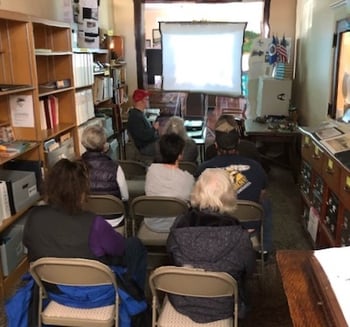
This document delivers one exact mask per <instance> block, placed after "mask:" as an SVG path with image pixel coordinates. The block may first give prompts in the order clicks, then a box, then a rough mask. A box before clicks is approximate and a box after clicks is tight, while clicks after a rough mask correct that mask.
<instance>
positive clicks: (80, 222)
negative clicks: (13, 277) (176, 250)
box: [23, 159, 147, 289]
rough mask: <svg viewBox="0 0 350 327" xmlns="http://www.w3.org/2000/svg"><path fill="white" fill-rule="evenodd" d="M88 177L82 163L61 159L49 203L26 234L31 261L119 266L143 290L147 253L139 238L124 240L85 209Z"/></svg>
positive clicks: (52, 175)
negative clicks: (48, 259)
mask: <svg viewBox="0 0 350 327" xmlns="http://www.w3.org/2000/svg"><path fill="white" fill-rule="evenodd" d="M89 190H90V186H89V175H88V171H87V168H86V165H85V164H84V163H83V162H82V161H80V160H79V161H70V160H68V159H61V160H59V161H58V162H57V163H56V164H55V165H54V166H53V167H52V168H51V169H50V170H49V174H48V177H47V178H46V180H45V200H46V204H45V205H41V206H35V207H33V208H32V209H31V210H30V211H29V213H28V218H27V221H26V224H25V226H24V232H23V244H24V245H25V246H26V247H27V249H28V260H29V262H32V261H35V260H37V259H39V258H42V257H58V258H85V259H92V260H97V261H101V262H103V263H104V264H107V265H110V266H114V265H121V266H125V267H127V270H128V271H129V273H130V274H131V276H133V277H134V279H135V281H136V282H137V283H138V284H139V286H140V287H142V289H143V288H144V287H145V278H146V269H147V252H146V249H145V248H144V246H143V245H142V243H141V242H140V240H139V239H137V238H135V237H133V238H124V237H123V235H121V234H119V233H118V232H117V231H115V230H114V229H113V227H112V226H111V225H110V224H108V223H107V222H106V221H105V219H103V218H102V217H100V216H96V215H95V214H93V213H92V212H88V211H84V210H83V203H84V201H85V200H86V196H87V195H88V194H89Z"/></svg>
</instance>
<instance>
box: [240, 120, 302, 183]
mask: <svg viewBox="0 0 350 327" xmlns="http://www.w3.org/2000/svg"><path fill="white" fill-rule="evenodd" d="M244 130H245V135H246V136H247V137H248V138H249V139H250V140H252V141H254V142H256V141H260V142H262V143H267V144H269V143H281V144H284V145H285V146H286V150H287V155H288V168H289V169H290V170H291V171H292V174H293V177H294V181H295V182H297V181H298V176H299V171H300V167H299V160H298V158H299V157H300V155H299V153H298V144H299V142H300V135H301V134H300V132H299V130H298V129H294V130H286V129H270V128H269V124H268V123H258V122H256V121H255V120H254V119H246V120H245V121H244Z"/></svg>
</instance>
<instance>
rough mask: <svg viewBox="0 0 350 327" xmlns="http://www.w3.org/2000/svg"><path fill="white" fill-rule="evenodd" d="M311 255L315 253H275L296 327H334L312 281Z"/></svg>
mask: <svg viewBox="0 0 350 327" xmlns="http://www.w3.org/2000/svg"><path fill="white" fill-rule="evenodd" d="M312 255H313V251H312V250H310V251H304V250H280V251H277V254H276V259H277V264H278V268H279V270H280V273H281V278H282V283H283V288H284V291H285V294H286V297H287V300H288V306H289V312H290V316H291V319H292V321H293V325H294V327H310V326H312V327H327V326H332V324H331V323H330V320H329V318H328V317H327V316H326V315H325V310H324V308H323V302H322V300H321V298H320V296H319V294H318V292H317V291H316V288H315V285H314V282H313V281H312V274H311V271H310V269H311V267H310V258H311V256H312ZM334 327H335V326H334Z"/></svg>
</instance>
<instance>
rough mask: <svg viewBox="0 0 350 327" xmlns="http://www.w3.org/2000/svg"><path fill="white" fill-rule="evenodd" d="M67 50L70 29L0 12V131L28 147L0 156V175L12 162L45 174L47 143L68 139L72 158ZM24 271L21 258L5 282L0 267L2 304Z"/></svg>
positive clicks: (8, 222) (4, 225)
mask: <svg viewBox="0 0 350 327" xmlns="http://www.w3.org/2000/svg"><path fill="white" fill-rule="evenodd" d="M71 44H72V43H71V28H70V25H68V24H66V23H61V22H55V21H50V20H46V19H41V18H38V17H33V16H28V15H25V14H20V13H16V12H10V11H6V10H0V130H3V129H8V128H9V129H11V131H12V132H13V135H14V137H15V139H16V140H20V141H23V142H26V143H28V146H26V147H24V148H23V150H21V151H19V152H18V153H15V154H14V155H11V156H9V157H4V154H3V155H2V156H1V155H0V170H2V169H5V167H6V164H7V163H8V162H10V161H12V160H31V161H40V162H42V166H43V170H44V171H45V170H46V169H47V168H48V162H49V160H48V159H49V156H50V155H54V153H52V154H51V153H48V152H47V151H45V144H46V143H47V142H48V141H50V140H52V139H54V140H55V142H57V143H58V144H59V146H61V143H64V142H66V141H64V140H65V139H67V137H68V138H69V139H70V142H71V144H72V150H73V151H72V153H71V154H72V156H75V155H76V153H77V149H78V138H77V118H76V112H75V108H76V99H75V93H76V87H75V81H74V72H73V51H72V46H71ZM90 87H91V86H90ZM49 98H50V99H54V100H55V104H56V106H57V107H55V108H54V109H55V110H54V109H53V108H51V111H52V112H51V114H53V113H54V112H55V113H56V115H57V117H56V121H55V124H54V125H53V126H47V125H45V124H44V121H43V120H44V119H45V123H47V122H46V119H47V117H46V116H45V115H43V112H42V110H43V106H42V104H43V103H44V101H46V100H47V99H49ZM22 103H25V105H26V107H25V110H24V109H23V110H22V108H21V105H22ZM21 110H22V111H21ZM51 118H52V117H51ZM31 206H32V204H28V205H26V206H25V207H24V208H23V209H21V210H18V211H17V212H15V213H14V214H13V213H12V214H11V216H9V217H6V218H5V219H3V220H2V221H1V222H0V236H1V235H2V234H3V233H4V232H5V231H7V230H8V229H9V228H11V227H12V226H13V225H14V224H16V223H17V221H18V220H19V219H20V218H21V217H22V216H23V215H24V214H25V213H26V212H27V211H28V210H29V209H30V207H31ZM27 269H28V262H27V259H26V258H24V259H21V260H20V261H19V263H18V264H17V266H16V267H15V268H14V269H13V270H11V271H10V273H9V274H8V276H4V274H3V271H2V267H1V265H0V297H2V298H5V299H6V297H8V296H9V295H10V294H11V293H12V291H13V289H14V288H15V287H16V284H17V283H18V281H19V279H20V277H21V275H22V274H23V273H24V272H25V271H27Z"/></svg>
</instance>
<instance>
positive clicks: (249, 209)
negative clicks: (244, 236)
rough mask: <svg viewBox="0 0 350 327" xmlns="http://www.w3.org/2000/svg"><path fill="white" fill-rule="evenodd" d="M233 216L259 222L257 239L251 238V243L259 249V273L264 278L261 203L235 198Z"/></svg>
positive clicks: (262, 214)
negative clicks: (235, 205) (235, 206)
mask: <svg viewBox="0 0 350 327" xmlns="http://www.w3.org/2000/svg"><path fill="white" fill-rule="evenodd" d="M234 216H235V217H236V218H237V219H238V220H239V221H240V222H241V223H243V222H260V237H259V239H256V238H254V237H253V238H252V237H251V241H252V245H253V248H254V249H255V250H259V251H260V258H259V260H260V263H261V265H260V273H257V274H258V275H261V276H262V278H264V270H265V269H264V265H265V264H264V228H263V226H264V225H263V219H264V208H263V206H262V205H261V204H259V203H256V202H254V201H248V200H237V208H236V210H235V212H234Z"/></svg>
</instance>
